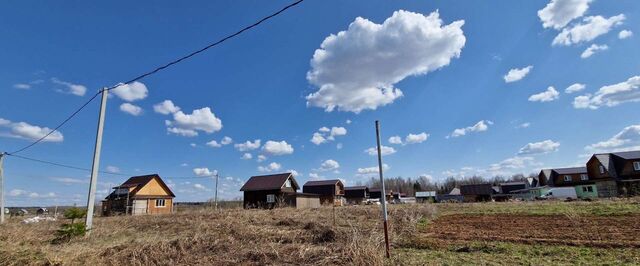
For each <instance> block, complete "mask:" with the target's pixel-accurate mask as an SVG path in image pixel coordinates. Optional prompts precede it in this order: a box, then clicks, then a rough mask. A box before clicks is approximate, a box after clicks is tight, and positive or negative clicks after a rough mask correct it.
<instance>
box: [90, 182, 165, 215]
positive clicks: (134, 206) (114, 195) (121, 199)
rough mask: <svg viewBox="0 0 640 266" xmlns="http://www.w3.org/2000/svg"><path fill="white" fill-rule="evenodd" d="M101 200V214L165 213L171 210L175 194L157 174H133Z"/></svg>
mask: <svg viewBox="0 0 640 266" xmlns="http://www.w3.org/2000/svg"><path fill="white" fill-rule="evenodd" d="M113 189H114V190H113V192H111V194H109V196H107V197H106V198H105V199H104V200H103V201H102V215H104V216H109V215H117V214H133V215H140V214H165V213H172V212H173V198H175V197H176V195H175V194H173V192H172V191H171V189H169V187H168V186H167V185H166V184H165V183H164V181H162V178H160V176H159V175H157V174H152V175H143V176H134V177H131V178H129V179H128V180H127V181H125V182H124V183H122V185H119V186H117V187H114V188H113Z"/></svg>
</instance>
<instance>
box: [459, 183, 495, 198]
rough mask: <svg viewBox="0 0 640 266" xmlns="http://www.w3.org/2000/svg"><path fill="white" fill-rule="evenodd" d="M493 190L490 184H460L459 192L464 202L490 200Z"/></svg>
mask: <svg viewBox="0 0 640 266" xmlns="http://www.w3.org/2000/svg"><path fill="white" fill-rule="evenodd" d="M494 193H495V191H494V190H493V186H492V185H491V184H471V185H461V186H460V194H462V196H463V197H464V201H465V202H478V201H490V200H491V199H492V196H493V194H494Z"/></svg>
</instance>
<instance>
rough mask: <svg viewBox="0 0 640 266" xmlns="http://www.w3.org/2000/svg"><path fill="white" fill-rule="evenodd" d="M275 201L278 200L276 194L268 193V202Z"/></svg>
mask: <svg viewBox="0 0 640 266" xmlns="http://www.w3.org/2000/svg"><path fill="white" fill-rule="evenodd" d="M275 202H276V195H274V194H268V195H267V203H275Z"/></svg>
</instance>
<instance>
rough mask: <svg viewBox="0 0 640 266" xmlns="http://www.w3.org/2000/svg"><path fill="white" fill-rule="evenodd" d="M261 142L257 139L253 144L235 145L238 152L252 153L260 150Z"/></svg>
mask: <svg viewBox="0 0 640 266" xmlns="http://www.w3.org/2000/svg"><path fill="white" fill-rule="evenodd" d="M260 143H261V142H260V140H259V139H256V140H254V141H253V142H251V141H248V140H247V141H246V142H245V143H236V144H235V145H233V146H234V147H235V148H236V149H237V150H238V151H251V150H255V149H257V148H260Z"/></svg>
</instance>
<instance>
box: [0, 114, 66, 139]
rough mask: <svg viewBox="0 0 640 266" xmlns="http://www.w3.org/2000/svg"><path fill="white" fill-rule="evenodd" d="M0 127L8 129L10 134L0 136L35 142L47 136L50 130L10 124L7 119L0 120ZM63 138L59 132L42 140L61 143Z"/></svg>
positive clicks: (25, 124)
mask: <svg viewBox="0 0 640 266" xmlns="http://www.w3.org/2000/svg"><path fill="white" fill-rule="evenodd" d="M0 127H8V128H9V129H10V132H7V133H4V134H0V135H4V136H7V137H12V138H21V139H30V140H37V139H40V138H42V137H44V136H46V135H47V133H49V132H51V130H52V129H50V128H48V127H39V126H34V125H31V124H29V123H26V122H17V123H14V122H11V121H9V120H7V119H2V118H0ZM63 140H64V136H63V135H62V133H61V132H60V131H57V130H56V131H53V133H51V134H50V135H49V136H47V137H46V138H44V139H43V140H42V141H44V142H62V141H63Z"/></svg>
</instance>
